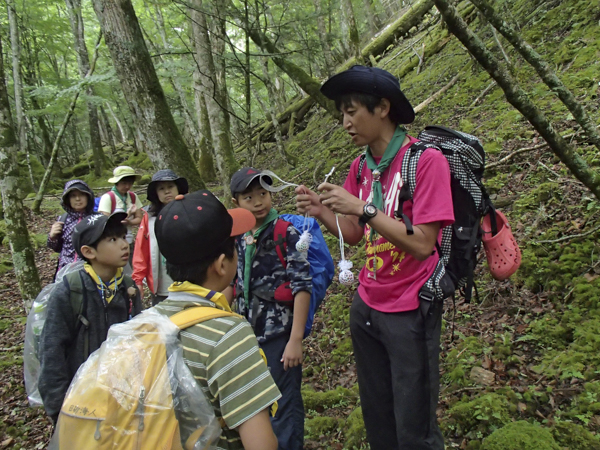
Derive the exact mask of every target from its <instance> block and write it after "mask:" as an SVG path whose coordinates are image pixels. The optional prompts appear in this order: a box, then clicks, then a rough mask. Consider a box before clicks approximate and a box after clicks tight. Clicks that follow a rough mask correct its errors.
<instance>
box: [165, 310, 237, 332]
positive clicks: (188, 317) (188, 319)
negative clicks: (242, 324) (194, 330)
mask: <svg viewBox="0 0 600 450" xmlns="http://www.w3.org/2000/svg"><path fill="white" fill-rule="evenodd" d="M232 316H233V317H239V318H241V317H242V316H240V315H239V314H236V313H234V312H231V311H225V310H223V309H217V308H213V307H211V306H197V307H193V308H186V309H184V310H183V311H180V312H178V313H177V314H173V315H172V316H171V317H170V319H171V322H173V323H174V324H175V325H177V327H178V328H179V329H181V330H185V329H186V328H189V327H191V326H194V325H196V324H198V323H202V322H206V321H207V320H210V319H217V318H219V317H232Z"/></svg>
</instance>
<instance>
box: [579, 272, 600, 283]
mask: <svg viewBox="0 0 600 450" xmlns="http://www.w3.org/2000/svg"><path fill="white" fill-rule="evenodd" d="M599 276H600V275H592V274H591V273H586V274H584V275H583V278H585V279H586V280H587V281H589V282H592V281H594V280H595V279H596V278H598V277H599Z"/></svg>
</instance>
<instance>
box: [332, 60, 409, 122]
mask: <svg viewBox="0 0 600 450" xmlns="http://www.w3.org/2000/svg"><path fill="white" fill-rule="evenodd" d="M321 92H322V93H323V95H324V96H325V97H327V98H330V99H331V100H336V99H337V98H339V97H340V96H342V95H344V94H350V93H354V92H359V93H363V94H371V95H375V96H377V97H381V98H387V99H388V100H389V101H390V104H391V109H394V110H395V111H396V112H397V116H398V120H399V121H400V123H401V124H409V123H412V122H414V120H415V110H414V109H413V107H412V105H411V104H410V102H409V101H408V99H407V98H406V97H405V96H404V93H403V92H402V90H401V89H400V82H399V81H398V78H396V77H395V76H394V75H392V74H391V73H389V72H388V71H387V70H383V69H380V68H378V67H367V66H352V67H350V68H349V69H348V70H345V71H343V72H341V73H338V74H337V75H334V76H332V77H331V78H330V79H329V80H327V81H326V82H325V84H323V86H321Z"/></svg>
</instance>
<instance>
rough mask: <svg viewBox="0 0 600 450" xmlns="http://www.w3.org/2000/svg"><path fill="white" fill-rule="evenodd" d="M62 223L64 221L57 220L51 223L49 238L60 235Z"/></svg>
mask: <svg viewBox="0 0 600 450" xmlns="http://www.w3.org/2000/svg"><path fill="white" fill-rule="evenodd" d="M64 224H65V223H64V222H58V221H57V222H54V223H53V224H52V228H50V239H56V238H57V237H59V236H60V235H62V232H63V225H64Z"/></svg>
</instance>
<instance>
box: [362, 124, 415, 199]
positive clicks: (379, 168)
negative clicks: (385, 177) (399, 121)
mask: <svg viewBox="0 0 600 450" xmlns="http://www.w3.org/2000/svg"><path fill="white" fill-rule="evenodd" d="M405 137H406V130H405V129H404V128H402V127H398V128H396V131H394V135H393V136H392V140H391V141H390V143H389V144H388V146H387V148H386V149H385V152H384V153H383V156H382V157H381V161H379V164H377V163H376V162H375V159H374V158H373V153H372V152H371V148H370V147H367V151H366V159H367V167H368V168H369V169H370V170H371V174H372V176H373V183H372V188H373V204H374V205H375V206H376V207H377V209H381V210H383V194H382V191H381V181H380V178H381V174H382V173H383V172H384V171H385V169H387V168H388V166H389V165H390V164H391V163H392V161H393V160H394V158H395V157H396V155H397V154H398V152H399V151H400V147H402V143H403V142H404V138H405Z"/></svg>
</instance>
